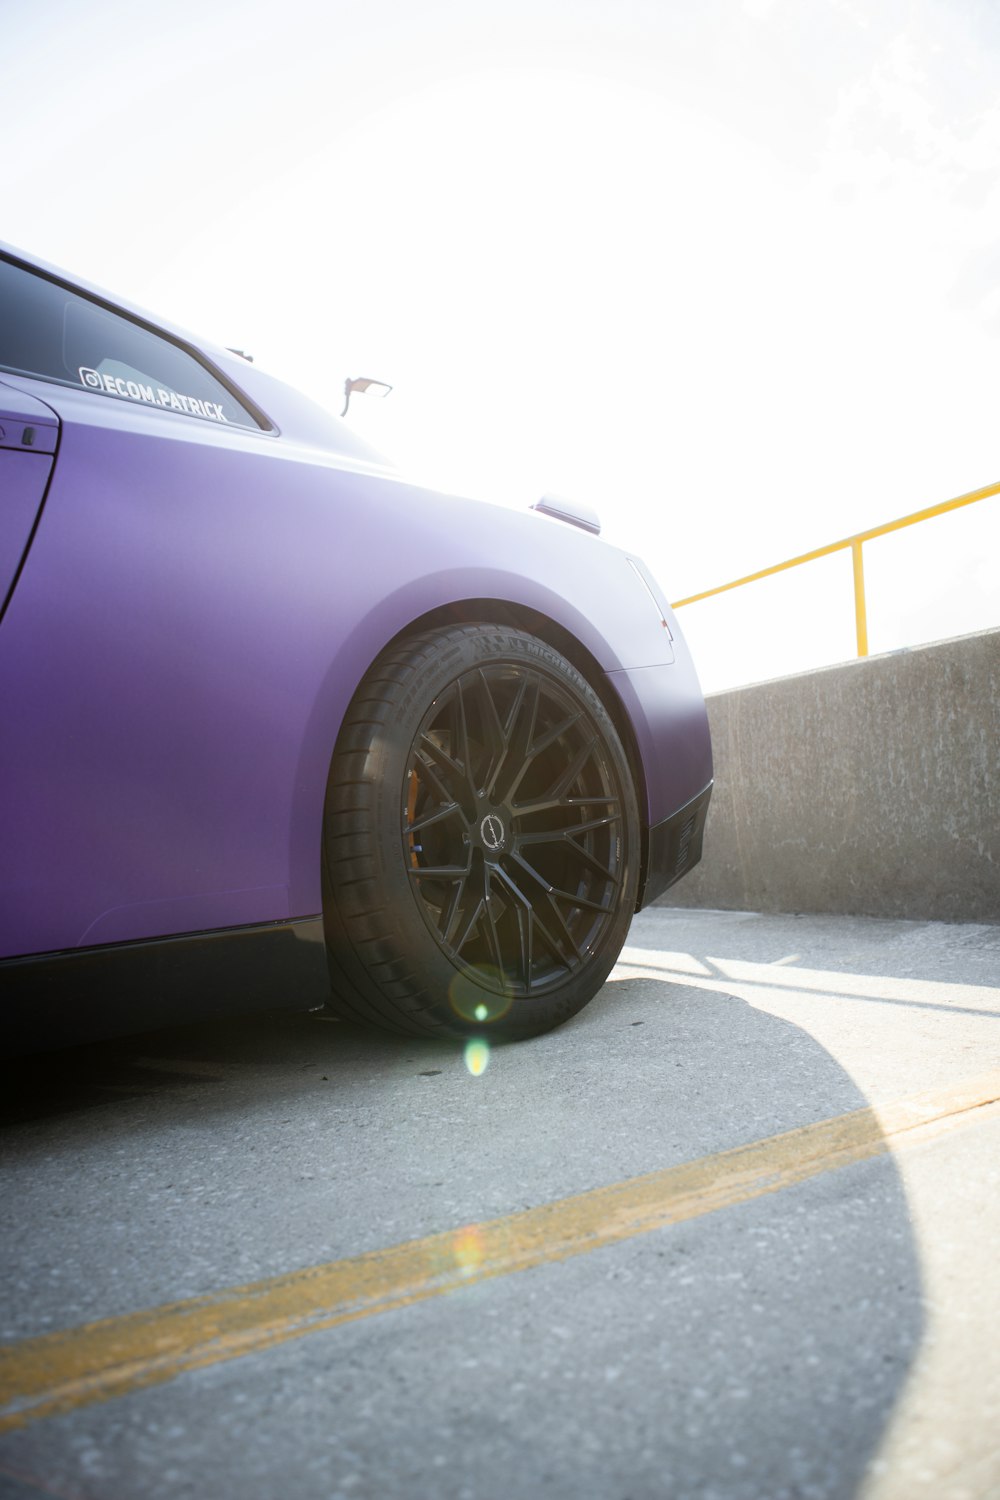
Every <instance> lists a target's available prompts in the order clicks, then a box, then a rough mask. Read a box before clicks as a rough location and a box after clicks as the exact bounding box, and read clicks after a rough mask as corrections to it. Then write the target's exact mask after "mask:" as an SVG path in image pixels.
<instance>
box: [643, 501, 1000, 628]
mask: <svg viewBox="0 0 1000 1500" xmlns="http://www.w3.org/2000/svg"><path fill="white" fill-rule="evenodd" d="M990 495H1000V484H987V485H985V486H984V487H983V489H981V490H970V491H969V493H968V494H967V495H957V496H956V497H955V499H954V500H942V501H941V503H940V504H939V505H928V506H927V507H926V509H925V510H915V511H914V512H913V514H912V515H910V516H901V517H900V518H899V520H898V521H887V522H886V523H885V525H884V526H873V527H872V529H871V530H870V531H859V532H858V534H857V536H848V537H844V539H843V541H841V542H831V543H830V544H829V546H827V547H817V548H816V549H815V550H814V551H813V552H803V553H802V555H801V557H790V558H789V559H788V561H787V562H780V563H775V564H774V566H773V567H770V568H761V569H760V571H759V572H757V573H748V574H747V575H746V577H745V578H735V579H734V580H733V582H732V583H722V584H719V586H718V588H714V589H705V591H704V593H701V594H689V595H688V597H687V598H686V599H678V600H677V601H676V602H675V603H674V605H673V606H672V607H673V608H674V609H680V608H682V606H683V605H685V604H697V603H698V602H699V601H700V600H702V599H711V598H712V596H713V595H714V594H725V593H728V592H729V590H730V589H738V588H742V587H743V585H744V584H745V583H756V582H757V580H758V579H760V578H770V577H771V575H772V573H784V572H786V571H787V569H789V568H798V567H800V566H801V564H802V563H808V562H815V561H816V559H817V558H818V557H829V556H830V554H831V553H833V552H845V551H846V550H847V548H848V547H850V549H851V560H852V562H853V564H854V625H855V629H856V632H857V638H858V655H859V656H867V655H868V615H867V612H866V609H865V570H864V563H863V561H862V557H861V548H862V546H863V545H864V543H865V542H870V541H871V540H872V539H873V538H874V537H877V536H888V534H889V532H890V531H902V529H903V527H904V526H916V524H917V522H918V521H929V520H930V519H931V517H932V516H943V515H944V514H945V512H946V511H949V510H960V509H961V508H962V506H963V505H974V504H975V503H976V501H977V500H987V499H988V498H989V497H990Z"/></svg>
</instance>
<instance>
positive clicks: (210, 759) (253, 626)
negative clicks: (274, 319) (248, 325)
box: [0, 257, 318, 957]
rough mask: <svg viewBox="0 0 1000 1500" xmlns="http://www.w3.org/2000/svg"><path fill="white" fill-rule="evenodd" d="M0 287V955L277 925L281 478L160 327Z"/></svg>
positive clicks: (285, 772) (283, 671)
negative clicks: (1, 512)
mask: <svg viewBox="0 0 1000 1500" xmlns="http://www.w3.org/2000/svg"><path fill="white" fill-rule="evenodd" d="M5 287H6V292H5V293H4V288H5ZM0 293H4V295H5V296H6V302H5V303H4V305H3V307H0V380H2V381H3V382H4V383H5V388H6V389H7V397H6V401H7V407H8V408H9V412H10V416H11V417H13V418H15V419H16V421H14V422H12V423H11V427H10V433H9V434H8V436H11V435H12V436H13V437H14V438H17V436H18V433H19V434H20V442H19V444H18V445H17V447H15V448H5V449H3V450H2V461H3V464H4V468H3V470H2V471H0V472H2V473H3V475H4V477H5V480H6V479H7V478H8V477H9V476H13V484H12V485H11V487H10V488H9V490H7V491H6V494H5V498H7V497H12V503H11V504H10V506H9V507H8V509H9V512H10V516H11V520H10V525H9V527H8V529H7V530H5V531H4V532H3V533H2V534H3V536H4V551H3V554H2V557H3V580H4V583H5V584H8V585H9V584H10V582H11V580H12V579H13V577H14V575H15V574H16V575H17V577H16V582H15V583H14V586H13V589H12V591H11V595H10V600H9V602H8V605H7V609H6V612H5V614H4V617H3V620H2V622H0V705H2V711H0V828H2V837H0V957H2V956H13V955H21V954H32V953H42V952H51V951H53V950H64V949H69V948H74V947H78V946H87V947H90V946H100V945H104V944H111V943H121V942H128V941H134V940H137V939H143V938H148V937H154V936H163V935H169V934H174V933H183V932H191V931H204V930H208V929H214V928H224V927H231V926H240V925H247V924H253V923H258V922H267V921H280V920H282V919H283V918H286V917H287V916H288V913H289V892H288V880H289V874H288V871H289V851H288V824H289V817H290V814H289V802H290V798H291V787H292V782H293V779H294V771H295V766H296V762H297V758H298V754H299V748H300V742H299V739H298V738H297V737H298V736H300V735H301V729H302V725H301V722H300V721H301V718H302V716H303V714H305V713H306V712H308V708H309V706H311V703H312V698H311V697H310V696H309V693H308V691H304V692H298V691H297V688H296V679H295V665H294V663H292V664H291V665H290V664H289V642H288V636H289V620H290V618H291V616H292V607H291V606H292V601H293V600H294V599H295V595H296V590H297V589H299V591H300V593H301V589H300V584H299V574H300V573H301V571H302V570H303V568H304V566H305V563H306V561H307V560H308V559H309V556H310V553H311V551H312V550H313V548H314V538H313V537H311V536H310V535H309V532H308V528H303V527H299V526H296V525H295V524H294V521H293V520H292V519H291V518H292V517H294V515H295V513H296V478H295V473H294V470H295V469H296V467H297V466H296V465H295V464H293V463H289V462H287V461H284V458H285V454H284V445H283V444H282V443H281V442H280V440H279V439H278V437H277V435H276V434H275V433H274V432H273V430H271V429H270V428H269V426H268V424H267V422H266V419H263V418H261V417H260V416H259V415H257V414H255V412H254V411H253V410H251V408H250V406H249V403H244V401H243V399H242V398H241V397H240V396H239V395H238V394H237V393H236V392H235V391H234V390H233V389H231V388H230V387H229V386H227V385H226V384H225V383H224V382H223V381H222V379H221V377H219V376H218V375H217V374H216V373H215V372H214V371H213V370H212V369H211V368H210V367H208V366H207V364H206V363H205V361H204V360H203V359H202V358H201V357H200V356H198V355H197V354H196V353H195V351H193V350H190V349H187V348H185V347H183V346H181V345H180V344H179V342H178V341H177V340H175V339H173V338H172V337H170V336H168V335H165V334H162V335H161V333H160V332H159V330H157V329H155V328H153V327H151V326H145V325H141V324H139V323H138V322H137V321H135V320H133V319H131V318H130V317H128V316H126V315H123V314H121V313H119V312H118V311H117V310H116V309H114V308H113V307H112V306H110V305H101V304H99V303H98V302H96V301H95V300H93V299H90V298H88V297H86V296H84V295H82V294H80V293H78V292H77V291H76V290H75V289H74V288H72V287H69V286H67V285H64V284H62V283H60V282H57V281H56V280H55V279H54V278H52V277H48V276H46V275H45V274H42V273H38V272H36V271H34V270H33V269H32V268H31V267H29V266H26V265H19V264H17V263H15V262H13V261H11V260H7V259H4V258H2V257H0ZM26 309H27V311H25V310H26ZM29 313H30V316H29V315H28V314H29ZM47 409H48V410H49V415H48V417H46V416H45V413H46V410H47ZM57 416H58V419H59V424H60V425H58V426H57ZM28 418H30V419H31V424H30V425H32V426H33V428H34V432H35V441H34V444H32V443H27V444H26V443H25V442H24V435H25V430H26V426H27V425H28V423H27V419H28ZM18 423H20V424H21V425H20V428H18ZM4 426H5V433H6V432H7V426H6V424H4ZM57 433H58V452H57V453H56V454H55V457H54V459H53V453H52V451H51V450H54V449H55V448H56V435H57ZM43 446H44V447H48V449H49V450H50V451H49V452H40V451H39V449H40V448H42V447H43ZM18 465H19V466H21V467H20V468H17V467H16V466H18ZM50 470H51V473H50ZM46 481H48V488H47V491H46ZM43 494H44V503H43V504H41V501H42V497H43ZM39 507H40V508H39ZM32 530H33V535H32V537H31V544H30V548H29V550H28V553H27V557H26V558H25V560H24V562H23V565H22V562H21V558H22V555H23V551H24V546H25V542H26V540H27V538H28V535H29V533H32ZM310 566H312V564H311V563H310ZM303 704H304V705H305V707H303V706H302V705H303ZM317 864H318V860H317Z"/></svg>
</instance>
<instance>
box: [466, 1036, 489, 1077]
mask: <svg viewBox="0 0 1000 1500" xmlns="http://www.w3.org/2000/svg"><path fill="white" fill-rule="evenodd" d="M489 1060H490V1047H489V1043H488V1042H484V1041H483V1040H482V1038H481V1037H473V1039H472V1041H471V1042H466V1044H465V1066H466V1067H467V1068H468V1070H469V1072H470V1073H471V1074H472V1076H473V1078H479V1077H481V1076H482V1074H483V1073H485V1072H486V1064H487V1063H488V1062H489Z"/></svg>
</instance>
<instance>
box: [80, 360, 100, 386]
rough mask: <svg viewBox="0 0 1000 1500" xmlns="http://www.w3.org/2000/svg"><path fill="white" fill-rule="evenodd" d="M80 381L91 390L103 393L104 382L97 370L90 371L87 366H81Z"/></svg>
mask: <svg viewBox="0 0 1000 1500" xmlns="http://www.w3.org/2000/svg"><path fill="white" fill-rule="evenodd" d="M80 379H81V381H82V382H83V384H84V385H85V386H87V388H88V389H89V390H92V391H103V389H104V382H103V381H102V379H101V377H100V375H98V373H97V371H96V370H90V369H88V368H87V366H86V365H81V366H80Z"/></svg>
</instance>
